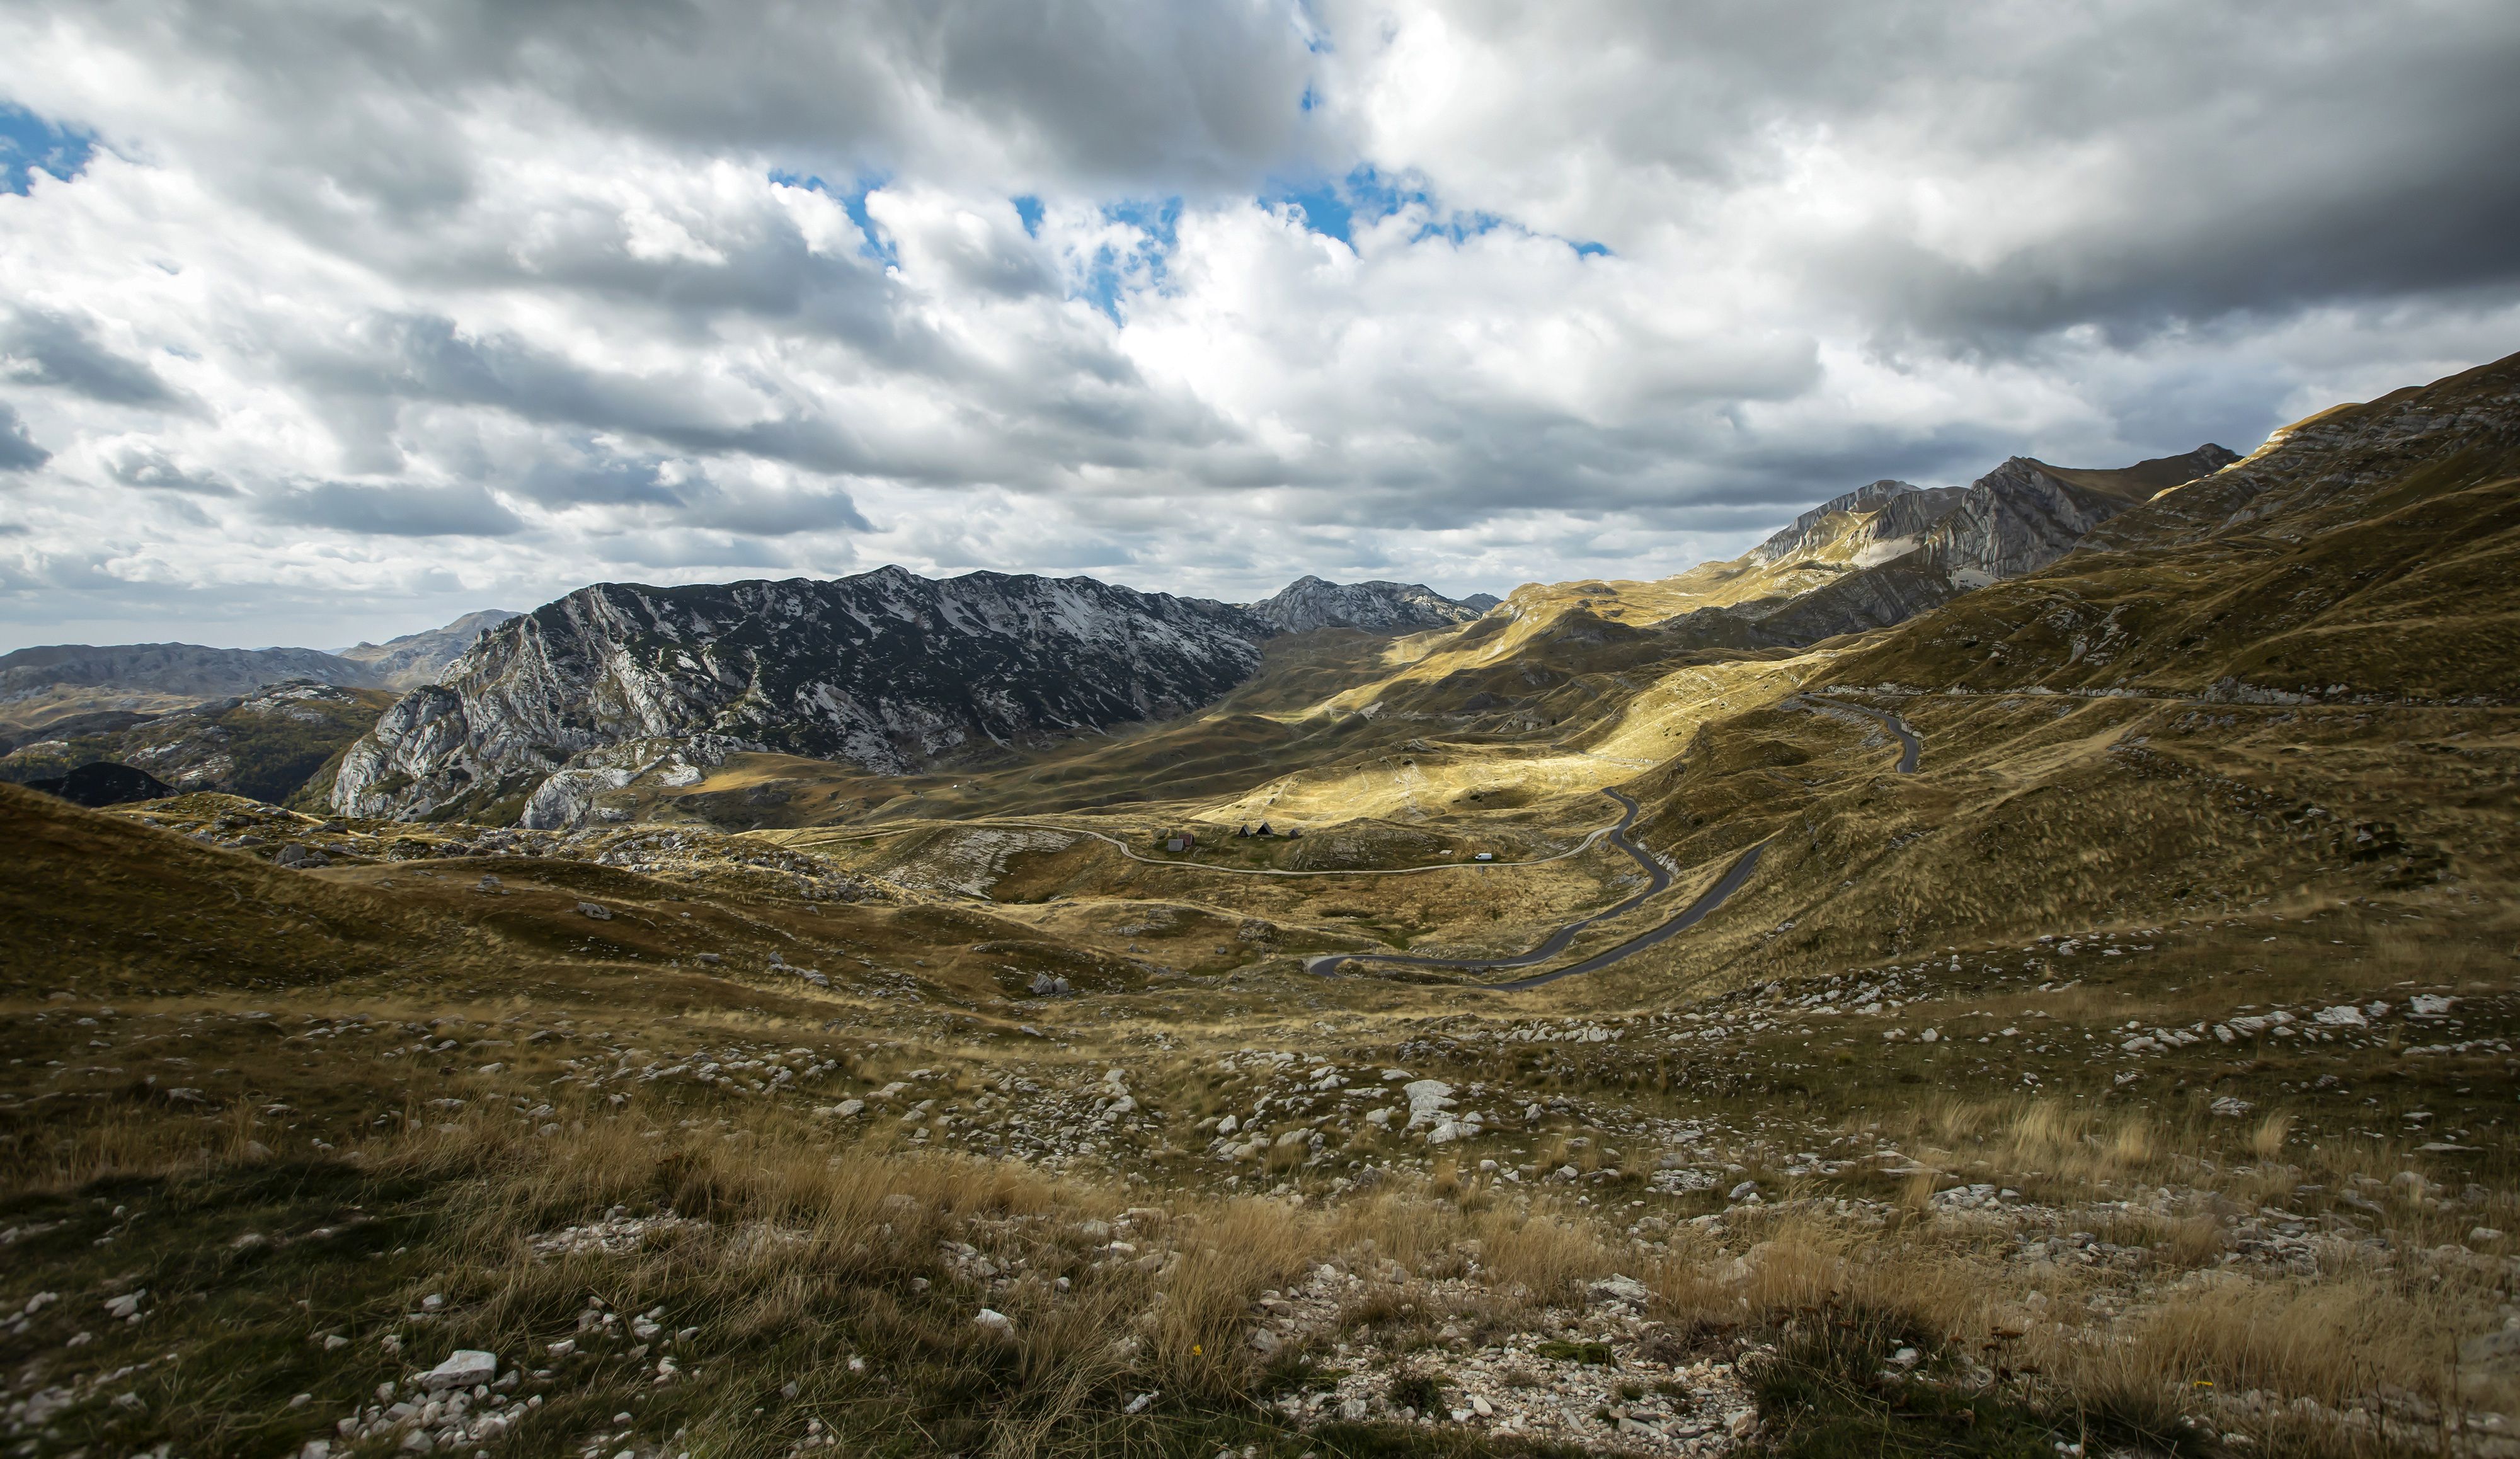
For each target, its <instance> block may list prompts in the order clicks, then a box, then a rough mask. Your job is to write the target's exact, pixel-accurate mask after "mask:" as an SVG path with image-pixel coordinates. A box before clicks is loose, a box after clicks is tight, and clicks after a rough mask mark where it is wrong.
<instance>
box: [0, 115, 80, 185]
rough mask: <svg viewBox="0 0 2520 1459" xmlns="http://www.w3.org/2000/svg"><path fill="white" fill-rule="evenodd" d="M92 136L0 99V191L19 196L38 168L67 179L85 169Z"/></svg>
mask: <svg viewBox="0 0 2520 1459" xmlns="http://www.w3.org/2000/svg"><path fill="white" fill-rule="evenodd" d="M95 151H96V138H95V137H94V136H92V135H90V134H88V133H86V132H81V131H79V130H77V129H75V128H72V127H66V126H62V125H60V124H59V123H57V122H52V121H47V120H46V119H44V118H43V117H41V116H38V115H36V114H35V113H34V112H32V111H27V110H26V109H25V108H23V107H21V106H19V105H17V104H16V103H15V102H0V193H17V194H20V195H23V194H24V193H25V192H26V190H27V189H28V188H30V187H32V186H34V180H35V173H36V171H37V170H38V169H40V170H42V171H44V172H48V173H51V174H52V175H53V176H54V177H57V178H59V179H61V180H62V181H63V182H68V181H69V180H70V179H71V178H73V177H76V176H78V175H79V174H80V173H81V172H83V171H85V170H87V159H88V157H89V155H91V154H93V153H94V152H95Z"/></svg>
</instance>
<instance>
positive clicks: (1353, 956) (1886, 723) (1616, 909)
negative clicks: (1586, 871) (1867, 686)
mask: <svg viewBox="0 0 2520 1459" xmlns="http://www.w3.org/2000/svg"><path fill="white" fill-rule="evenodd" d="M1816 702H1818V703H1823V704H1826V705H1828V706H1829V707H1831V708H1833V709H1843V710H1850V711H1852V712H1854V713H1856V714H1861V715H1867V716H1869V717H1870V718H1872V719H1875V720H1878V721H1880V722H1881V724H1882V727H1883V728H1884V729H1888V730H1889V731H1890V732H1891V733H1893V734H1895V735H1897V736H1898V737H1899V765H1898V770H1897V774H1903V775H1913V774H1915V773H1916V762H1917V760H1918V758H1919V757H1921V756H1922V755H1923V753H1924V744H1923V742H1922V741H1921V740H1919V739H1918V738H1917V736H1916V731H1915V730H1913V729H1909V728H1908V723H1907V721H1905V720H1902V719H1900V718H1899V717H1898V716H1897V715H1894V714H1885V713H1883V712H1882V711H1880V710H1877V709H1867V708H1865V707H1864V706H1863V705H1860V704H1843V703H1840V702H1838V701H1837V700H1835V699H1822V700H1817V701H1816ZM1601 793H1602V794H1603V795H1606V796H1608V797H1610V798H1611V799H1612V800H1615V801H1617V802H1618V803H1619V804H1620V805H1621V806H1623V807H1625V808H1626V814H1625V815H1623V816H1621V817H1620V818H1619V823H1618V824H1617V825H1614V826H1612V827H1610V830H1609V837H1610V843H1611V844H1612V845H1614V846H1616V847H1618V848H1619V850H1621V851H1624V852H1626V853H1627V854H1628V855H1629V856H1631V857H1634V858H1635V859H1636V862H1637V864H1638V865H1641V866H1643V867H1644V868H1645V872H1646V874H1647V875H1648V876H1650V877H1652V878H1653V884H1652V885H1650V886H1648V887H1646V888H1645V890H1643V891H1642V892H1639V893H1638V894H1637V895H1635V896H1633V897H1630V898H1629V899H1627V900H1626V901H1624V902H1621V903H1620V904H1618V905H1617V906H1612V907H1610V908H1608V909H1607V910H1604V911H1598V912H1595V913H1594V914H1593V915H1591V916H1589V917H1584V918H1581V919H1579V920H1577V921H1573V922H1569V923H1567V924H1566V925H1565V926H1563V927H1560V928H1558V929H1557V930H1556V931H1555V932H1553V933H1551V934H1550V936H1549V940H1548V941H1547V942H1544V943H1542V944H1541V945H1540V946H1539V947H1537V948H1534V949H1532V950H1531V951H1528V952H1523V953H1520V954H1518V955H1516V956H1512V957H1494V958H1462V957H1422V956H1418V955H1417V954H1414V953H1407V952H1326V953H1323V954H1322V955H1320V956H1318V957H1309V958H1306V959H1305V960H1304V968H1305V970H1306V971H1307V972H1312V973H1319V974H1323V975H1325V976H1328V974H1329V972H1330V970H1331V969H1332V968H1334V967H1336V966H1337V965H1338V964H1340V963H1342V962H1379V963H1385V964H1390V965H1393V966H1399V967H1440V968H1457V969H1459V970H1461V971H1463V972H1488V971H1492V970H1494V969H1498V968H1515V967H1529V966H1530V965H1532V964H1533V963H1535V962H1547V961H1548V960H1549V959H1550V958H1552V957H1554V956H1556V955H1557V954H1558V953H1559V952H1561V951H1565V949H1566V945H1567V944H1568V943H1570V942H1573V941H1574V940H1575V936H1576V934H1577V933H1580V932H1582V931H1583V930H1584V929H1585V928H1587V927H1590V926H1593V925H1594V924H1595V923H1597V922H1605V921H1608V920H1609V919H1610V918H1612V917H1615V916H1618V915H1620V914H1621V913H1623V912H1628V911H1632V910H1634V909H1635V908H1636V907H1637V906H1639V905H1640V904H1642V903H1643V901H1644V900H1645V899H1646V898H1648V897H1651V896H1652V895H1653V894H1654V893H1656V892H1659V891H1661V890H1663V889H1664V888H1665V887H1668V886H1670V885H1671V873H1670V872H1668V871H1666V870H1664V869H1663V867H1662V863H1661V862H1657V861H1655V860H1654V859H1653V858H1651V857H1649V856H1646V855H1645V854H1644V853H1643V852H1642V851H1639V850H1638V849H1637V847H1636V843H1634V842H1632V841H1630V840H1629V839H1628V826H1629V825H1630V824H1631V823H1633V822H1634V821H1635V820H1636V818H1637V803H1636V802H1635V801H1632V800H1630V799H1628V798H1627V797H1626V796H1624V795H1621V794H1619V792H1617V791H1615V790H1604V791H1602V792H1601ZM1591 844H1592V840H1591V838H1589V837H1588V838H1587V839H1586V841H1585V845H1587V846H1589V845H1591ZM1578 849H1579V850H1580V849H1581V848H1578ZM1767 849H1768V843H1767V842H1765V841H1762V842H1760V843H1758V844H1757V845H1755V846H1753V847H1751V848H1750V849H1749V850H1747V851H1744V852H1742V853H1741V854H1740V855H1739V856H1738V857H1735V858H1733V864H1732V865H1730V866H1727V867H1725V868H1724V874H1723V875H1722V876H1719V877H1717V878H1716V879H1715V885H1713V886H1711V887H1708V888H1707V889H1706V890H1705V891H1704V892H1701V893H1699V894H1698V898H1697V900H1696V901H1695V902H1692V903H1690V904H1689V905H1688V907H1687V908H1686V909H1684V910H1683V911H1681V912H1680V913H1679V914H1678V915H1675V916H1672V917H1669V918H1667V919H1665V920H1664V921H1662V922H1660V923H1658V924H1657V925H1655V926H1653V927H1651V928H1648V929H1646V930H1645V931H1643V932H1641V933H1639V934H1637V935H1636V936H1635V937H1632V938H1630V939H1628V940H1627V941H1626V942H1623V943H1621V944H1619V945H1618V946H1617V947H1615V948H1611V949H1608V950H1607V951H1600V952H1596V953H1594V954H1593V955H1592V956H1590V957H1587V958H1585V959H1584V960H1583V961H1581V962H1578V963H1572V964H1570V965H1568V966H1566V967H1561V968H1553V969H1551V970H1550V971H1548V972H1545V973H1535V974H1533V975H1532V976H1530V977H1528V978H1515V979H1513V980H1511V981H1509V982H1504V983H1481V984H1476V985H1474V986H1476V987H1480V988H1494V989H1498V990H1502V991H1508V992H1510V991H1513V990H1516V989H1524V988H1538V987H1539V986H1540V985H1541V984H1543V983H1554V982H1556V981H1557V980H1558V979H1560V978H1571V977H1574V976H1575V975H1576V974H1578V973H1591V972H1598V971H1599V970H1601V969H1602V968H1605V967H1608V966H1609V965H1610V964H1612V963H1614V962H1617V961H1619V960H1621V959H1622V958H1626V957H1630V956H1633V955H1634V954H1636V953H1638V952H1642V951H1644V950H1645V949H1647V948H1650V947H1652V946H1653V945H1654V944H1656V943H1659V942H1664V941H1667V940H1669V939H1670V938H1672V937H1674V936H1676V935H1678V934H1680V933H1682V932H1685V931H1687V930H1688V928H1691V927H1694V926H1696V925H1697V924H1698V923H1700V922H1702V921H1704V920H1706V918H1707V917H1708V916H1710V915H1711V914H1713V912H1714V911H1715V909H1716V908H1717V907H1720V906H1723V905H1724V904H1725V902H1726V901H1727V900H1729V899H1730V898H1731V897H1732V895H1733V893H1734V892H1737V891H1739V890H1741V887H1742V884H1743V883H1745V882H1747V881H1748V880H1749V879H1750V875H1751V873H1752V872H1754V871H1756V870H1758V869H1759V855H1760V853H1762V852H1764V851H1766V850H1767Z"/></svg>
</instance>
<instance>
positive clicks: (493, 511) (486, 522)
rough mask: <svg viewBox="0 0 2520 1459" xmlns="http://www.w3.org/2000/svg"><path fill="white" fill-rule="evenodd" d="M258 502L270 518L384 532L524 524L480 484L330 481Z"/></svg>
mask: <svg viewBox="0 0 2520 1459" xmlns="http://www.w3.org/2000/svg"><path fill="white" fill-rule="evenodd" d="M259 505H260V510H261V514H262V515H263V517H264V518H265V519H267V520H270V521H274V522H281V523H285V524H288V525H291V526H298V527H324V528H330V529H332V530H334V531H339V532H361V533H375V534H377V535H379V536H383V537H505V536H508V535H510V534H511V533H515V532H520V531H522V530H523V529H524V523H523V522H521V521H519V520H517V515H516V513H514V512H512V511H510V510H508V508H505V507H502V506H500V505H499V502H498V500H497V499H496V498H494V497H492V496H491V495H490V494H489V493H488V492H485V491H483V490H481V489H480V488H478V487H468V486H352V485H349V484H347V483H344V482H338V481H327V482H319V483H317V484H315V485H312V486H304V487H297V488H293V489H290V490H287V491H282V492H277V493H274V494H273V495H271V496H268V497H265V498H264V499H263V500H262V502H261V503H260V504H259Z"/></svg>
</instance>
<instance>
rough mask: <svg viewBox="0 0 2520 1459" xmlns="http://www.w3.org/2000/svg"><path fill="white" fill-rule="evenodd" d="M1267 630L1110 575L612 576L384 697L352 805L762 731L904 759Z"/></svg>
mask: <svg viewBox="0 0 2520 1459" xmlns="http://www.w3.org/2000/svg"><path fill="white" fill-rule="evenodd" d="M1268 631H1269V630H1268V627H1267V626H1266V625H1265V624H1263V623H1261V622H1260V621H1259V620H1257V619H1256V618H1254V617H1253V616H1252V615H1251V614H1249V613H1246V612H1245V611H1243V610H1242V609H1240V608H1238V607H1234V606H1232V605H1230V604H1227V603H1220V602H1210V601H1207V600H1204V599H1199V598H1183V597H1172V596H1170V595H1167V594H1160V593H1139V592H1135V591H1133V590H1131V589H1127V588H1117V587H1112V586H1110V585H1108V584H1105V583H1100V582H1097V581H1095V580H1094V579H1091V578H1065V579H1049V578H1038V577H1011V576H1007V575H1004V574H1000V573H986V572H983V573H972V574H970V575H969V576H967V577H961V578H954V579H951V580H948V581H944V582H936V581H931V580H929V579H925V578H921V577H917V576H915V575H913V574H911V573H909V572H906V571H904V570H902V569H900V568H897V567H887V568H882V569H879V570H877V571H875V572H870V573H864V574H860V575H859V576H856V577H850V578H841V579H838V580H836V581H829V582H816V581H805V580H796V581H789V582H777V583H774V582H743V583H728V584H713V585H701V586H694V587H685V588H650V587H641V586H636V585H630V584H618V583H604V584H598V585H596V586H594V587H590V588H583V589H580V590H578V591H577V592H575V593H572V594H569V595H568V596H567V597H562V598H561V599H559V600H558V601H556V602H552V603H547V604H545V605H544V606H543V607H541V608H538V609H536V610H535V611H533V612H531V613H528V614H525V615H524V616H522V617H519V618H516V619H512V620H510V621H508V622H506V623H503V624H500V625H499V626H498V627H496V628H493V629H491V630H490V631H489V632H488V633H487V634H485V635H484V636H482V637H481V638H480V640H479V641H476V642H475V643H474V644H473V646H472V648H470V649H468V650H467V651H466V652H465V653H464V655H463V656H462V657H461V658H459V659H457V660H456V661H455V662H454V663H453V664H451V665H449V666H448V667H447V669H446V670H445V671H444V672H443V673H442V674H441V675H440V676H439V678H438V682H437V683H435V684H432V685H425V686H423V687H421V688H418V689H415V690H413V691H412V692H411V693H409V694H407V695H405V696H404V697H403V698H402V699H401V700H400V701H399V702H398V703H396V704H395V705H394V706H393V707H392V708H391V709H389V710H387V711H386V712H385V715H384V717H383V718H382V720H380V721H379V722H378V724H377V727H376V729H374V730H372V731H371V732H370V733H369V734H367V735H366V736H365V737H363V738H361V739H360V740H359V741H358V742H357V743H355V744H353V745H352V746H351V747H350V748H349V750H348V751H347V752H346V753H345V754H344V755H343V757H342V761H341V765H340V768H339V771H338V772H337V774H336V776H335V778H334V784H333V805H334V807H335V808H336V809H337V810H339V811H341V812H344V813H349V814H354V815H360V816H382V817H397V818H421V817H427V816H434V815H460V816H464V817H467V818H475V819H479V818H488V819H492V820H515V821H517V822H518V823H521V824H524V825H527V826H538V827H553V826H560V825H567V824H574V823H577V822H578V821H580V820H583V819H584V818H586V817H587V816H588V815H589V814H591V812H592V810H593V807H594V803H595V798H596V796H598V795H599V794H601V793H603V792H604V791H607V790H611V789H618V788H621V787H623V786H627V785H629V784H631V783H632V782H633V781H636V780H639V779H641V778H643V777H648V778H652V779H654V780H655V781H657V782H660V783H662V784H666V785H679V784H689V783H693V782H695V781H697V780H698V779H699V778H700V777H701V774H703V772H704V771H705V770H706V769H707V768H708V767H709V766H712V765H714V764H717V763H719V762H721V761H722V760H723V759H724V758H725V757H726V756H728V755H730V754H734V753H738V752H742V751H769V752H776V753H782V754H789V755H799V756H808V757H812V758H816V759H823V760H832V761H837V762H841V763H845V764H848V765H853V766H856V767H859V768H861V769H863V770H866V771H869V772H873V773H877V774H900V773H904V772H908V771H911V770H914V769H917V768H919V767H921V766H923V765H926V764H928V763H930V762H932V761H933V760H935V759H936V758H937V757H939V756H943V755H946V754H949V753H952V752H954V751H956V750H959V749H964V748H967V747H970V746H975V745H983V744H988V743H992V742H994V743H996V744H1000V745H1007V746H1014V745H1025V744H1036V743H1041V742H1043V741H1046V740H1049V739H1051V738H1054V737H1057V736H1060V735H1065V734H1072V733H1077V732H1082V731H1091V730H1098V729H1104V728H1106V727H1108V726H1111V725H1114V724H1120V723H1125V722H1131V721H1143V720H1153V719H1161V718H1164V717H1167V716H1171V715H1176V714H1180V713H1183V712H1185V711H1187V710H1190V709H1193V708H1196V707H1197V706H1199V705H1202V704H1205V703H1208V702H1210V701H1212V700H1214V699H1215V698H1217V697H1218V696H1220V695H1222V694H1223V693H1225V691H1226V690H1228V689H1230V688H1232V687H1233V686H1234V685H1236V684H1238V683H1240V682H1241V681H1242V680H1243V679H1245V678H1247V677H1249V676H1250V674H1251V673H1252V672H1253V671H1254V670H1256V669H1257V668H1258V667H1259V663H1260V648H1259V643H1258V641H1259V640H1260V639H1261V638H1263V637H1265V636H1266V635H1267V634H1268Z"/></svg>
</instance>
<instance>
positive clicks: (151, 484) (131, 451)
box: [105, 446, 237, 497]
mask: <svg viewBox="0 0 2520 1459" xmlns="http://www.w3.org/2000/svg"><path fill="white" fill-rule="evenodd" d="M105 468H106V470H107V471H108V472H110V473H112V477H113V479H114V480H116V481H119V482H121V483H122V484H123V485H125V486H136V487H138V488H140V489H141V490H142V491H153V492H181V493H184V494H186V495H188V496H196V497H233V496H235V495H236V494H237V489H236V488H235V487H234V486H232V485H230V484H229V483H228V482H227V481H226V479H224V478H223V477H221V476H220V475H219V473H217V472H216V471H193V470H186V469H185V468H184V467H183V466H181V465H178V464H176V463H175V462H174V461H173V460H171V459H169V458H168V457H167V455H166V453H165V452H163V451H160V450H158V448H156V447H154V446H127V447H124V448H123V449H121V450H119V451H116V452H114V453H113V454H112V455H111V456H109V457H108V458H107V459H106V463H105Z"/></svg>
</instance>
